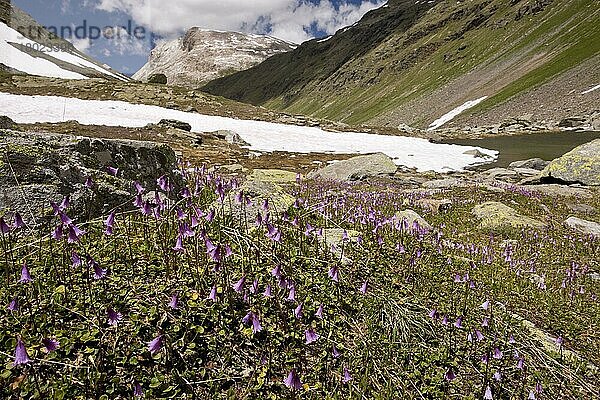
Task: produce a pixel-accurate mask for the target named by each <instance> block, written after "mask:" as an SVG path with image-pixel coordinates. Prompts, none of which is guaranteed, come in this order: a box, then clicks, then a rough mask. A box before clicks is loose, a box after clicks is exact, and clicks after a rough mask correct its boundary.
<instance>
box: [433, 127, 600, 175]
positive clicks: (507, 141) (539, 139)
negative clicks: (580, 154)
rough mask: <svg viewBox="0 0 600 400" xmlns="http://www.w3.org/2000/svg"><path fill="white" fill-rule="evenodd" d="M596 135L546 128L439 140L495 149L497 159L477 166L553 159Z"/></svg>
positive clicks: (506, 165)
mask: <svg viewBox="0 0 600 400" xmlns="http://www.w3.org/2000/svg"><path fill="white" fill-rule="evenodd" d="M594 139H600V132H550V133H535V134H530V135H514V136H497V137H489V138H483V139H456V140H444V141H443V143H452V144H460V145H465V146H478V147H483V148H486V149H491V150H498V151H499V152H500V155H499V156H498V160H497V161H496V162H494V163H492V164H486V165H484V166H480V167H478V168H483V169H487V168H496V167H502V168H505V167H508V165H509V164H510V163H512V162H514V161H520V160H527V159H530V158H541V159H543V160H548V161H550V160H554V159H555V158H558V157H560V156H562V155H563V154H565V153H568V152H569V151H571V150H573V149H574V148H575V147H577V146H581V145H582V144H585V143H588V142H591V141H592V140H594Z"/></svg>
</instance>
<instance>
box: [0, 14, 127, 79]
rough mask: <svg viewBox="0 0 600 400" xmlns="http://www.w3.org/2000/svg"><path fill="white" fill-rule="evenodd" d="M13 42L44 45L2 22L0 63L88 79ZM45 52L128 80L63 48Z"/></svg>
mask: <svg viewBox="0 0 600 400" xmlns="http://www.w3.org/2000/svg"><path fill="white" fill-rule="evenodd" d="M11 43H14V44H18V45H22V46H28V45H29V46H32V45H36V47H33V48H34V49H37V48H40V47H42V46H41V45H40V44H39V43H37V42H35V41H33V40H31V39H28V38H26V37H24V36H23V35H21V34H20V33H19V32H18V31H16V30H15V29H13V28H11V27H9V26H8V25H6V24H4V23H0V63H2V64H4V65H6V66H8V67H10V68H14V69H16V70H18V71H21V72H24V73H26V74H31V75H39V76H48V77H52V78H64V79H87V77H86V76H83V75H81V74H79V73H76V72H73V71H69V70H66V69H63V68H61V67H60V66H59V65H58V64H55V63H53V62H52V61H49V60H47V59H44V58H40V57H33V56H31V55H29V54H28V53H26V52H23V51H21V50H19V49H18V48H17V47H15V46H13V45H11ZM45 54H46V56H48V57H50V58H54V59H56V60H60V61H63V62H65V63H67V64H71V65H74V66H78V67H81V68H90V69H93V70H95V71H98V72H100V73H102V74H104V75H109V76H112V77H113V78H117V79H119V80H122V81H127V80H128V79H126V78H124V77H123V76H119V75H117V74H114V73H112V72H110V71H109V70H107V69H104V68H102V67H100V66H99V65H96V64H94V63H92V62H90V61H88V60H86V59H84V58H82V57H80V56H79V55H77V54H73V53H70V52H66V51H62V50H61V51H54V49H53V51H51V52H47V53H45Z"/></svg>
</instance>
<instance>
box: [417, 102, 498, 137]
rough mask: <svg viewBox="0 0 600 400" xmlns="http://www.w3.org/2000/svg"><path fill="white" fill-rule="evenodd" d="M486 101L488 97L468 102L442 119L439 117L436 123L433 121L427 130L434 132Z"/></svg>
mask: <svg viewBox="0 0 600 400" xmlns="http://www.w3.org/2000/svg"><path fill="white" fill-rule="evenodd" d="M485 99H487V96H483V97H480V98H478V99H476V100H471V101H467V102H466V103H465V104H463V105H462V106H458V107H456V108H455V109H454V110H452V111H450V112H448V113H446V114H444V115H442V116H441V117H439V118H438V119H436V120H435V121H433V122H432V123H431V125H429V128H427V130H430V131H432V130H434V129H437V128H439V127H440V126H442V125H444V124H445V123H447V122H450V121H452V120H453V119H454V118H456V117H457V116H458V115H459V114H461V113H462V112H463V111H466V110H468V109H469V108H473V107H475V106H476V105H477V104H479V103H481V102H482V101H484V100H485Z"/></svg>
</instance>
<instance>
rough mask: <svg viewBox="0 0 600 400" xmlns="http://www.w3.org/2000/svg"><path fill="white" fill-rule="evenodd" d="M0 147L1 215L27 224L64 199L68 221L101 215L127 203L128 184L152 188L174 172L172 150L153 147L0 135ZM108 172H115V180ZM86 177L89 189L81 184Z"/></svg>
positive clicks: (39, 135) (60, 137)
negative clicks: (3, 212)
mask: <svg viewBox="0 0 600 400" xmlns="http://www.w3.org/2000/svg"><path fill="white" fill-rule="evenodd" d="M0 143H1V144H0V188H1V189H0V210H11V211H18V212H19V213H20V214H22V215H23V216H24V218H26V219H27V220H29V221H31V222H33V219H34V217H35V218H37V217H40V218H42V219H43V217H44V216H45V214H46V211H51V210H50V209H49V205H50V201H57V200H58V201H60V199H61V198H62V197H63V196H67V195H69V196H71V198H72V202H71V204H72V205H73V215H72V216H73V217H77V215H76V214H77V213H81V215H82V216H83V215H85V216H95V215H98V214H101V213H104V212H105V211H106V210H109V209H112V208H113V207H116V206H119V205H121V204H123V203H129V201H128V200H129V199H130V198H131V197H132V196H131V193H130V189H131V187H132V181H134V180H135V181H138V182H140V183H141V184H142V185H143V186H145V187H147V188H149V189H152V188H154V187H155V185H156V179H157V178H158V177H159V176H161V175H168V174H171V173H172V172H173V170H174V169H175V168H176V158H175V154H174V152H173V150H172V149H171V148H170V147H168V146H166V145H162V144H157V143H153V142H140V141H132V140H108V139H93V138H88V137H80V136H72V135H55V134H44V133H32V132H14V131H10V132H6V131H4V132H0ZM107 167H112V168H116V169H118V173H117V176H113V175H112V174H110V173H109V171H108V169H107ZM88 177H89V178H92V180H93V181H95V185H94V189H93V190H91V189H90V188H88V187H86V185H85V183H86V180H87V178H88ZM16 182H18V185H17V183H16Z"/></svg>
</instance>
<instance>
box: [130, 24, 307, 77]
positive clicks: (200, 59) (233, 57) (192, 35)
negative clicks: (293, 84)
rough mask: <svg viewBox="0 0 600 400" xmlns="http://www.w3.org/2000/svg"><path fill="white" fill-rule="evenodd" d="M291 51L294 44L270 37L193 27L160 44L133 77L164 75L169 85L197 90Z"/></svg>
mask: <svg viewBox="0 0 600 400" xmlns="http://www.w3.org/2000/svg"><path fill="white" fill-rule="evenodd" d="M294 48H295V45H294V44H292V43H288V42H285V41H283V40H281V39H277V38H274V37H271V36H264V35H255V34H246V33H239V32H223V31H216V30H208V29H202V28H197V27H196V28H192V29H190V30H188V31H187V32H186V34H185V35H183V36H182V37H180V38H178V39H175V40H170V41H163V42H160V43H159V44H158V45H157V46H156V47H155V48H154V49H153V50H152V52H151V54H150V58H149V60H148V63H147V64H146V65H144V66H143V67H142V68H141V69H140V70H139V71H138V72H137V73H136V74H135V75H134V76H133V77H134V78H135V79H138V80H141V81H145V80H147V79H148V78H149V77H150V76H152V75H154V74H164V75H166V76H167V81H168V83H169V84H170V85H179V86H190V87H199V86H202V84H204V83H206V82H208V81H210V80H212V79H216V78H219V77H222V76H225V75H229V74H231V73H234V72H237V71H242V70H245V69H248V68H250V67H253V66H254V65H257V64H259V63H261V62H262V61H264V60H265V59H267V58H269V57H271V56H272V55H274V54H278V53H283V52H286V51H290V50H292V49H294Z"/></svg>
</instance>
